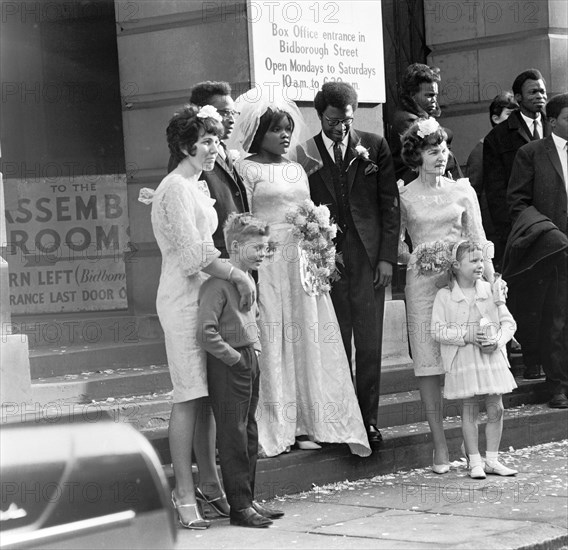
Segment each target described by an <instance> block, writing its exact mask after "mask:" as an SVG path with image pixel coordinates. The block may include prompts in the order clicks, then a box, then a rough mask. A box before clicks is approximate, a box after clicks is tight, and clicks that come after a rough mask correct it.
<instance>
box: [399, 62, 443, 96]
mask: <svg viewBox="0 0 568 550" xmlns="http://www.w3.org/2000/svg"><path fill="white" fill-rule="evenodd" d="M440 80H441V77H440V69H439V68H438V67H429V66H428V65H424V63H413V64H412V65H409V66H408V67H406V71H405V72H404V76H403V77H402V82H401V83H400V92H401V94H402V95H406V96H408V97H412V96H413V95H415V94H417V93H418V92H419V91H420V84H422V83H423V82H426V83H428V84H430V83H432V82H440Z"/></svg>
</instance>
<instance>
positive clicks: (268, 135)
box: [233, 98, 371, 456]
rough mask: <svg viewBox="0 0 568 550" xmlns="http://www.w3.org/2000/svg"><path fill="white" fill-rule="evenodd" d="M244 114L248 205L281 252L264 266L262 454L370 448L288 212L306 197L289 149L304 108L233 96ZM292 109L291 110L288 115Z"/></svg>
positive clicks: (339, 348) (329, 309)
mask: <svg viewBox="0 0 568 550" xmlns="http://www.w3.org/2000/svg"><path fill="white" fill-rule="evenodd" d="M236 105H237V108H239V106H240V105H242V107H240V109H241V111H242V113H241V115H240V117H239V118H238V120H237V124H236V127H235V131H234V134H233V139H234V140H235V142H236V143H238V144H239V145H240V146H241V147H242V149H243V150H244V151H246V152H248V153H252V155H251V156H249V157H248V158H246V159H244V160H243V161H241V162H240V165H239V171H240V173H241V175H242V177H243V181H244V183H245V186H246V188H247V194H248V198H249V205H250V208H251V211H252V213H253V214H254V215H255V216H256V217H258V218H261V219H264V220H266V221H267V222H268V223H269V224H270V236H271V241H275V242H276V244H277V246H276V251H275V253H274V256H273V257H272V258H271V259H267V260H266V261H265V262H264V263H263V265H262V266H261V267H260V269H259V274H258V278H259V291H258V294H259V305H260V328H261V342H262V354H261V356H260V359H259V362H260V372H261V375H260V399H259V407H258V409H257V411H258V412H257V417H258V429H259V443H260V445H261V447H262V451H263V452H264V454H265V455H266V456H275V455H278V454H280V453H282V452H287V451H288V450H289V449H290V447H291V445H293V444H294V442H295V441H296V443H297V445H298V447H299V448H300V449H317V448H319V446H318V445H316V444H315V443H314V442H316V441H318V442H326V443H348V444H349V446H350V448H351V452H353V453H355V454H358V455H360V456H368V455H369V454H371V450H370V446H369V442H368V438H367V434H366V431H365V427H364V424H363V419H362V417H361V411H360V409H359V405H358V402H357V398H356V396H355V391H354V388H353V383H352V380H351V374H350V370H349V364H348V362H347V356H346V354H345V350H344V347H343V343H342V340H341V334H340V332H339V325H338V323H337V317H336V316H335V311H334V309H333V305H332V302H331V298H330V296H329V294H328V293H323V294H321V295H317V296H316V295H309V294H308V293H307V292H306V291H305V290H304V287H303V285H302V281H301V276H300V263H299V257H300V249H299V241H298V237H297V235H296V233H295V232H294V227H293V226H292V225H291V224H289V223H287V222H286V214H287V213H288V212H291V211H293V210H295V209H296V207H297V206H299V205H300V204H301V203H302V202H303V201H304V200H306V199H309V186H308V178H307V175H306V173H305V172H304V170H303V168H302V167H301V166H300V165H299V164H297V163H295V162H292V161H290V160H288V159H287V158H286V157H284V154H286V153H287V152H288V149H290V150H295V149H294V147H295V142H297V141H298V139H297V138H296V139H294V135H296V136H297V135H298V134H295V132H296V131H297V129H298V124H299V123H301V119H300V113H299V111H298V109H297V107H296V106H295V105H294V104H293V103H291V102H289V103H288V102H282V103H279V104H275V103H271V104H268V103H266V102H264V103H263V102H262V101H261V102H246V101H243V100H242V98H239V99H238V100H237V103H236ZM292 113H293V114H292Z"/></svg>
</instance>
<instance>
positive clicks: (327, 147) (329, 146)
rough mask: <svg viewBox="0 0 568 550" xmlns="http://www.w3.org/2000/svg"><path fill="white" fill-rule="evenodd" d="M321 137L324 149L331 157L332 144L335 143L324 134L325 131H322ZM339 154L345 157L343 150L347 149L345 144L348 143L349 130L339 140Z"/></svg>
mask: <svg viewBox="0 0 568 550" xmlns="http://www.w3.org/2000/svg"><path fill="white" fill-rule="evenodd" d="M321 137H322V139H323V144H324V145H325V150H326V151H327V152H328V153H329V156H330V157H331V158H332V159H333V158H335V157H334V156H333V146H334V145H335V141H331V139H329V138H328V137H327V136H326V135H325V132H323V131H322V133H321ZM340 143H341V155H342V156H343V157H345V151H346V150H347V145H348V143H349V132H347V134H345V137H344V138H343V139H342V140H341V142H340Z"/></svg>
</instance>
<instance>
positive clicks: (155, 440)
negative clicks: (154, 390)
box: [115, 379, 545, 463]
mask: <svg viewBox="0 0 568 550" xmlns="http://www.w3.org/2000/svg"><path fill="white" fill-rule="evenodd" d="M517 384H518V385H519V387H518V388H516V389H515V390H514V391H513V392H511V393H509V394H506V395H505V396H504V397H503V404H504V406H505V408H507V409H513V408H515V407H519V406H522V405H529V404H535V403H541V402H543V401H544V400H545V395H544V384H543V383H542V381H532V380H521V379H517ZM143 408H144V407H143V406H141V409H140V411H139V413H138V414H137V418H138V422H137V427H138V428H139V429H140V430H141V431H142V433H144V434H145V435H146V436H147V437H148V439H149V440H150V441H151V442H152V444H153V445H154V448H155V449H156V451H157V452H158V454H159V455H160V456H161V457H162V460H163V461H164V463H167V462H169V461H170V455H169V444H168V421H169V411H168V410H166V408H165V403H164V409H163V410H162V414H161V416H160V418H161V419H162V420H163V422H162V423H161V424H160V423H159V422H157V421H156V418H155V415H148V414H145V412H144V410H143ZM480 410H481V411H482V412H483V411H484V405H483V404H481V406H480ZM115 414H118V413H115ZM443 414H444V418H448V419H452V418H453V419H457V420H458V421H459V417H460V407H459V402H457V401H452V400H444V411H443ZM148 418H152V422H151V423H148ZM378 419H379V424H378V425H379V428H380V429H381V432H382V431H383V429H389V430H395V431H396V430H397V429H401V430H405V429H406V428H405V426H408V425H409V424H415V423H420V422H424V421H425V420H426V415H425V409H424V407H423V405H422V403H421V401H420V394H419V392H418V391H411V392H399V393H394V394H389V395H381V399H380V401H379V415H378Z"/></svg>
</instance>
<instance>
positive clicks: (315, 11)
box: [247, 0, 385, 103]
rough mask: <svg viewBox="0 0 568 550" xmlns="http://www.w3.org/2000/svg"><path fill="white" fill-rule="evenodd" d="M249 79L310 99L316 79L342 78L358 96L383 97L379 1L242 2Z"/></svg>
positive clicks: (290, 95) (319, 83)
mask: <svg viewBox="0 0 568 550" xmlns="http://www.w3.org/2000/svg"><path fill="white" fill-rule="evenodd" d="M247 18H248V23H249V40H250V42H251V44H250V48H249V51H250V52H251V56H252V59H251V66H252V72H253V74H252V80H253V83H254V85H256V86H257V87H263V86H270V87H272V88H276V87H282V88H283V89H284V92H285V95H286V96H287V97H288V99H291V100H293V101H312V100H313V98H314V95H315V94H316V93H317V91H318V90H319V89H320V88H321V86H322V84H324V83H325V82H329V81H332V82H333V81H342V82H348V83H349V84H351V85H352V86H353V87H354V88H355V89H356V90H357V94H358V96H359V101H361V102H369V103H384V102H385V79H384V59H383V35H382V18H381V2H380V1H373V2H370V1H334V2H317V1H311V2H306V1H301V2H288V1H281V2H267V1H261V0H249V2H248V3H247Z"/></svg>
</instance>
